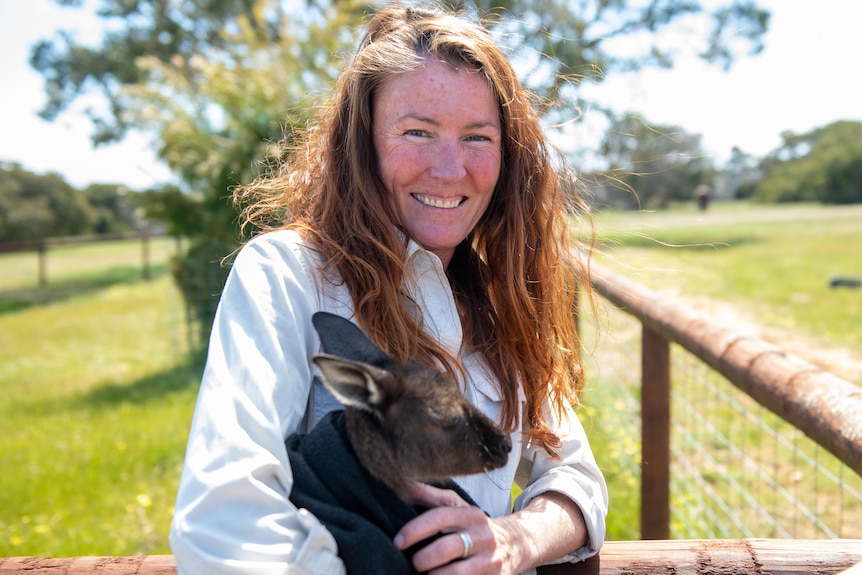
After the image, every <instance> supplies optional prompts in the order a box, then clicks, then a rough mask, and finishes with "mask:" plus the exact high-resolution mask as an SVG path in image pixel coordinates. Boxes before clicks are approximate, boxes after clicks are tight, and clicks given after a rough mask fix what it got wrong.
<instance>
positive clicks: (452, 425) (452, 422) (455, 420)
mask: <svg viewBox="0 0 862 575" xmlns="http://www.w3.org/2000/svg"><path fill="white" fill-rule="evenodd" d="M463 423H464V419H463V418H462V417H461V416H458V415H456V416H455V417H452V418H451V419H449V421H448V422H446V424H445V425H444V427H445V428H446V429H449V430H451V429H456V428H458V427H460V426H461V425H463Z"/></svg>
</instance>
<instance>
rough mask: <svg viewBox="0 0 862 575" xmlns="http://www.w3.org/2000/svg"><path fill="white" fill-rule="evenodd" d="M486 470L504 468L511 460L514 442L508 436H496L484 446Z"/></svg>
mask: <svg viewBox="0 0 862 575" xmlns="http://www.w3.org/2000/svg"><path fill="white" fill-rule="evenodd" d="M482 448H483V449H482V451H483V454H484V456H485V457H484V459H485V468H486V469H495V468H497V467H503V466H504V465H506V462H507V461H508V460H509V453H510V452H511V451H512V440H511V439H510V438H509V436H508V435H506V434H500V435H496V436H495V437H494V438H493V439H491V438H489V440H486V441H485V442H484V443H483V444H482Z"/></svg>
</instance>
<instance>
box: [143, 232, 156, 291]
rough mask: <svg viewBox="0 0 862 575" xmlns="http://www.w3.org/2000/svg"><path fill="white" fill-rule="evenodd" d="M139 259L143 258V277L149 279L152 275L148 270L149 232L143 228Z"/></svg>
mask: <svg viewBox="0 0 862 575" xmlns="http://www.w3.org/2000/svg"><path fill="white" fill-rule="evenodd" d="M141 259H142V260H143V267H144V270H143V271H144V273H143V275H144V279H145V280H147V281H149V280H150V279H152V277H153V276H152V273H151V272H150V232H149V230H144V231H143V232H142V233H141Z"/></svg>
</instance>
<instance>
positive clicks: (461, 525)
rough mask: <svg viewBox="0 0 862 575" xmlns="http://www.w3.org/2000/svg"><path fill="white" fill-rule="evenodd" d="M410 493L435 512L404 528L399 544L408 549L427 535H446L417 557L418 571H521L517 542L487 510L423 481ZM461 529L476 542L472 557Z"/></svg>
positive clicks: (438, 574)
mask: <svg viewBox="0 0 862 575" xmlns="http://www.w3.org/2000/svg"><path fill="white" fill-rule="evenodd" d="M410 496H411V498H412V500H413V502H414V503H415V504H416V505H420V506H423V507H428V508H429V510H428V511H426V512H425V513H423V514H422V515H420V516H419V517H417V518H416V519H413V520H412V521H410V522H408V523H407V524H406V525H404V527H402V528H401V531H400V532H399V533H398V535H396V537H395V545H396V547H398V548H399V549H407V548H408V547H410V546H411V545H414V544H416V543H418V542H420V541H422V540H423V539H426V538H428V537H431V536H433V535H436V534H438V533H443V534H444V535H443V536H442V537H440V538H438V539H436V540H435V541H434V542H432V543H430V544H428V545H427V546H425V547H423V548H421V549H420V550H419V551H417V552H416V554H415V555H414V556H413V566H414V567H415V568H416V570H417V571H419V572H420V573H424V572H426V571H427V572H430V573H431V574H432V575H462V574H479V573H489V574H490V573H495V574H496V573H505V574H509V573H511V574H516V573H519V572H520V570H519V560H518V557H517V553H516V552H515V551H516V549H517V547H516V545H515V543H516V540H515V539H514V538H513V537H512V534H511V533H510V532H509V531H508V530H507V529H505V528H503V527H501V526H500V525H498V524H497V522H496V521H495V520H494V519H491V518H490V517H488V516H487V515H485V512H483V511H482V510H481V509H479V508H478V507H475V506H471V505H469V504H468V503H467V502H466V501H464V500H463V499H461V497H460V496H459V495H458V494H457V493H455V492H454V491H451V490H448V489H439V488H437V487H432V486H430V485H425V484H418V483H417V484H416V485H415V486H414V487H413V488H412V489H411V491H410ZM459 532H466V533H467V534H468V536H469V539H470V540H471V541H472V549H471V550H470V554H469V556H467V557H465V556H464V551H465V544H464V540H463V539H462V538H461V536H460V535H459V534H458V533H459Z"/></svg>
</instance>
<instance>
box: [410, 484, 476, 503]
mask: <svg viewBox="0 0 862 575" xmlns="http://www.w3.org/2000/svg"><path fill="white" fill-rule="evenodd" d="M407 494H408V496H409V497H410V499H411V501H412V502H413V504H414V505H419V506H422V507H427V508H429V509H431V508H433V507H469V506H470V504H469V503H467V502H466V501H464V500H463V499H462V498H461V496H460V495H458V494H457V493H456V492H454V491H452V490H451V489H441V488H439V487H434V486H433V485H428V484H427V483H414V484H413V485H411V486H410V488H409V490H408V492H407Z"/></svg>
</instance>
